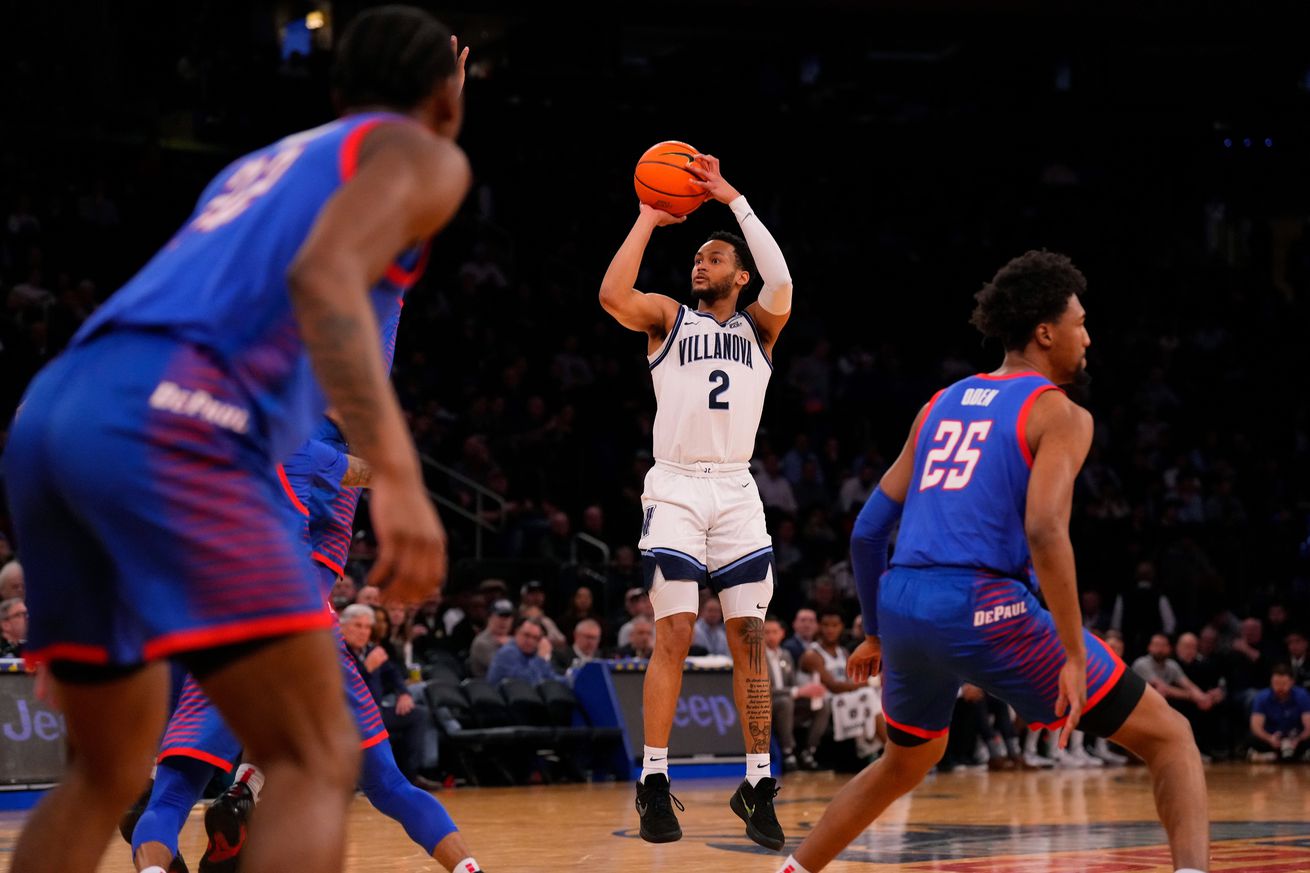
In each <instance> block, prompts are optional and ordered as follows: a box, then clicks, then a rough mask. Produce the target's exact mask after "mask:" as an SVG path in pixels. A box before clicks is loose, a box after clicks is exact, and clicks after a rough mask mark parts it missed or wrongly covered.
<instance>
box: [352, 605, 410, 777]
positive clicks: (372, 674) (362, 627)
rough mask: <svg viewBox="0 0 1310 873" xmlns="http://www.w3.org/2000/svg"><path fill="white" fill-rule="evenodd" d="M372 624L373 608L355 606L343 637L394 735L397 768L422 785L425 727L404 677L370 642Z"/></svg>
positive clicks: (395, 665) (398, 668)
mask: <svg viewBox="0 0 1310 873" xmlns="http://www.w3.org/2000/svg"><path fill="white" fill-rule="evenodd" d="M373 622H374V615H373V607H371V606H365V605H364V604H362V603H352V604H351V605H350V606H347V607H346V608H345V610H344V611H343V612H342V613H341V636H342V637H343V638H344V640H345V643H346V653H347V654H348V655H349V656H350V657H351V658H352V659H354V661H355V666H356V667H357V668H358V669H359V675H360V676H362V677H363V679H364V684H365V685H367V686H368V691H369V694H371V695H372V696H373V701H374V702H375V703H376V704H377V705H378V709H379V710H381V712H382V722H383V724H385V725H386V728H387V733H389V734H390V735H391V748H392V752H393V753H394V754H395V756H396V766H397V767H399V768H400V772H401V773H403V774H404V775H405V778H406V779H408V780H409V781H410V782H411V783H414V784H420V783H419V781H418V780H419V776H418V764H419V762H418V760H417V756H418V754H419V748H420V744H421V742H422V739H423V738H422V735H421V730H422V727H423V726H422V725H421V724H420V723H419V720H418V716H417V713H416V712H415V711H414V697H413V695H411V694H410V693H409V688H408V687H407V686H406V684H405V674H404V673H403V672H402V670H401V668H400V666H399V665H397V664H395V663H393V662H392V661H391V659H390V658H388V657H387V653H386V651H385V650H384V649H382V648H380V647H378V646H376V645H374V644H373V642H372V641H371V637H372V635H373Z"/></svg>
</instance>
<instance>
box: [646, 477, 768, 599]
mask: <svg viewBox="0 0 1310 873" xmlns="http://www.w3.org/2000/svg"><path fill="white" fill-rule="evenodd" d="M641 508H642V526H641V541H640V543H639V547H640V549H641V557H642V569H643V571H644V572H645V576H646V585H647V587H648V588H649V589H650V597H651V605H652V606H654V607H655V618H656V620H659V619H661V618H665V617H667V616H670V615H673V614H675V613H679V612H690V613H693V614H695V613H698V612H699V611H700V599H699V593H698V592H699V588H700V586H701V585H703V584H706V583H708V584H709V585H710V587H711V588H712V589H713V590H714V592H715V593H716V594H718V595H719V601H720V603H721V604H722V606H723V617H724V618H725V619H730V618H744V617H748V616H752V617H756V618H761V619H762V618H764V614H765V612H766V611H767V610H768V606H769V601H770V600H771V599H772V597H773V541H772V540H771V539H770V538H769V533H768V531H767V530H766V529H765V525H764V504H763V503H761V502H760V492H759V489H758V488H756V487H755V480H754V479H753V478H752V477H751V474H750V468H749V466H748V465H747V464H713V463H700V464H695V465H683V464H672V463H670V462H668V461H659V460H657V461H656V462H655V466H653V467H652V468H651V469H650V472H649V473H647V474H646V490H645V492H644V493H643V494H642V495H641Z"/></svg>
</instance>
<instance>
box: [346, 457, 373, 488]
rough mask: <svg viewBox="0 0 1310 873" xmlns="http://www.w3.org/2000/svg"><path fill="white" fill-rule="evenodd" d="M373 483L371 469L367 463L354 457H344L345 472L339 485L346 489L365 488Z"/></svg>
mask: <svg viewBox="0 0 1310 873" xmlns="http://www.w3.org/2000/svg"><path fill="white" fill-rule="evenodd" d="M372 481H373V468H372V467H370V466H369V465H368V461H366V460H364V459H363V458H357V457H355V456H354V455H346V472H345V475H343V476H342V477H341V484H342V485H344V486H345V487H347V488H367V487H368V486H369V483H370V482H372Z"/></svg>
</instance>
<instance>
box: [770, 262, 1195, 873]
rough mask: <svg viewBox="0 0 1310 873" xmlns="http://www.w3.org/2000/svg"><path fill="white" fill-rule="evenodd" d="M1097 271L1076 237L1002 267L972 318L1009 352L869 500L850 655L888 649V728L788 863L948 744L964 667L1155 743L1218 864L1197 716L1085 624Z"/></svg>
mask: <svg viewBox="0 0 1310 873" xmlns="http://www.w3.org/2000/svg"><path fill="white" fill-rule="evenodd" d="M1086 287H1087V283H1086V280H1085V279H1084V278H1083V274H1082V273H1081V272H1079V271H1078V269H1077V268H1076V267H1074V265H1073V264H1072V263H1071V262H1070V261H1069V259H1068V258H1066V257H1065V256H1063V255H1057V254H1053V253H1050V252H1028V253H1027V254H1025V255H1023V256H1021V257H1018V258H1015V259H1014V260H1012V261H1010V263H1008V264H1006V265H1005V266H1004V267H1002V268H1001V270H1000V271H999V272H998V273H997V274H996V276H995V277H994V278H993V279H992V281H991V282H989V283H987V285H985V286H984V287H983V289H982V291H980V292H979V293H978V294H977V297H976V299H977V301H978V305H977V308H976V309H975V310H974V313H973V318H972V322H973V324H974V326H975V327H977V328H978V330H979V331H980V332H981V333H982V334H983V336H985V337H987V338H989V339H998V340H1000V341H1001V342H1003V343H1004V344H1005V360H1004V361H1003V362H1002V364H1001V367H1000V369H998V370H996V371H995V372H993V373H990V374H979V375H977V376H971V377H969V378H967V379H964V380H962V381H960V382H957V383H955V384H954V385H952V386H950V387H949V388H946V389H944V390H942V391H939V392H938V393H937V395H936V396H935V397H933V399H932V400H931V401H930V402H929V403H928V404H927V405H926V406H924V408H923V409H922V410H921V411H920V412H919V415H918V417H917V418H916V419H915V422H914V426H913V427H912V428H911V429H910V435H909V438H908V439H907V440H906V443H905V447H904V449H902V451H901V454H900V457H898V458H897V459H896V462H895V463H894V464H892V466H891V468H890V469H889V470H888V471H887V473H886V475H884V476H883V478H882V481H881V482H880V483H879V486H878V488H876V489H875V490H874V492H873V494H872V495H871V496H870V498H869V500H868V502H866V503H865V504H864V508H863V509H862V510H861V511H860V515H859V518H858V519H856V522H855V529H854V531H853V532H852V534H851V563H852V565H853V568H854V571H855V581H856V586H857V589H858V592H859V595H860V606H861V608H862V614H863V620H864V631H865V640H864V642H863V643H861V644H860V646H859V648H858V649H856V651H855V653H854V654H853V655H852V656H851V658H850V661H849V662H848V664H847V672H848V673H849V674H850V678H851V679H853V680H855V681H863V680H864V679H865V678H867V677H868V676H869V675H871V674H875V673H877V672H878V668H879V664H880V662H881V666H882V676H883V709H884V715H885V718H886V720H887V733H888V735H889V738H890V742H889V743H888V745H887V753H886V754H885V755H884V756H883V757H882V758H881V759H879V760H878V761H877V762H876V763H874V764H872V765H870V766H869V767H867V768H865V770H864V771H863V772H862V773H860V774H859V775H858V776H856V777H855V778H854V779H852V780H851V781H850V782H848V783H847V784H846V787H845V788H843V789H842V790H841V791H840V792H839V793H838V794H837V796H836V797H835V798H833V801H832V804H831V805H829V807H828V809H827V810H826V811H825V812H824V814H823V818H822V819H820V821H819V823H818V824H817V825H816V826H815V828H814V830H813V831H812V832H811V833H810V834H809V836H807V837H806V838H805V841H804V842H803V843H801V845H800V847H799V848H798V849H797V850H796V854H795V855H793V856H792V857H790V858H788V859H787V862H786V863H785V864H783V865H782V867H781V868H780V870H779V871H778V873H817V871H819V870H822V869H823V868H824V867H825V866H826V865H827V864H828V863H829V862H830V861H832V860H833V859H834V858H835V857H836V856H837V853H838V852H840V851H841V850H842V849H844V848H845V847H846V846H847V845H849V844H850V842H851V840H853V839H855V837H856V836H858V835H859V834H860V832H861V831H863V830H864V829H865V828H867V827H868V826H869V824H870V823H871V822H872V821H873V820H874V819H875V818H877V817H878V816H879V815H880V814H881V813H882V811H883V810H884V809H886V808H887V807H888V806H889V805H890V804H891V803H892V801H894V800H896V799H897V798H898V797H900V796H901V795H903V794H906V793H907V792H909V791H910V790H911V789H913V788H914V786H916V785H918V784H919V782H920V781H921V780H922V779H923V777H924V776H925V775H926V774H927V773H928V771H929V770H930V769H932V767H933V766H934V765H935V764H936V763H937V761H938V760H939V759H940V758H941V757H942V753H943V752H944V751H945V750H946V733H947V730H948V728H949V727H950V723H951V712H952V709H953V708H954V704H955V696H956V692H957V691H958V689H959V687H960V685H961V683H963V682H969V683H972V684H974V685H977V686H980V687H982V688H985V689H986V690H987V691H989V692H991V693H992V694H994V695H996V696H997V697H999V698H1000V699H1002V700H1004V701H1006V702H1007V703H1009V704H1010V705H1011V706H1013V707H1014V709H1015V711H1016V712H1018V713H1019V716H1020V718H1022V719H1023V720H1025V721H1027V722H1028V723H1029V724H1031V725H1036V726H1040V727H1044V728H1048V729H1050V730H1058V729H1060V728H1063V732H1062V734H1061V737H1060V744H1061V746H1062V747H1063V746H1064V745H1066V744H1067V743H1068V742H1069V734H1070V733H1071V732H1073V731H1074V729H1075V728H1078V727H1082V728H1083V729H1084V730H1086V731H1087V732H1088V733H1091V734H1094V735H1097V736H1101V737H1105V738H1107V739H1110V740H1113V741H1114V742H1116V743H1118V744H1119V745H1121V746H1124V747H1125V748H1127V749H1129V750H1131V751H1132V752H1134V753H1135V754H1137V755H1138V756H1140V757H1141V759H1142V760H1143V761H1145V762H1146V766H1147V768H1148V769H1149V770H1150V773H1151V781H1152V783H1153V785H1154V789H1155V801H1156V807H1157V811H1158V812H1159V815H1160V819H1161V821H1162V822H1163V823H1164V827H1165V831H1166V832H1167V833H1168V835H1169V848H1170V851H1171V852H1172V854H1173V863H1174V867H1175V868H1176V869H1177V871H1178V873H1200V871H1202V870H1205V869H1206V868H1207V865H1208V863H1209V835H1208V824H1207V819H1206V787H1205V774H1204V772H1203V771H1202V768H1201V756H1200V753H1199V752H1198V751H1197V748H1196V743H1195V741H1194V740H1193V739H1192V731H1191V728H1190V727H1189V725H1188V723H1187V719H1186V718H1184V717H1183V716H1182V715H1181V714H1180V713H1178V712H1177V711H1175V710H1173V709H1171V708H1170V707H1169V705H1168V704H1167V703H1166V702H1165V700H1164V698H1163V697H1161V696H1160V694H1159V693H1158V692H1156V690H1155V689H1154V688H1150V687H1148V686H1147V685H1146V683H1145V682H1143V681H1142V679H1141V677H1139V676H1138V675H1137V674H1136V673H1135V672H1133V671H1132V670H1127V669H1125V667H1124V663H1123V661H1121V660H1119V658H1118V657H1117V656H1116V655H1115V654H1114V653H1113V652H1111V651H1110V649H1109V648H1107V647H1106V646H1105V644H1104V643H1102V642H1101V641H1100V640H1099V639H1097V638H1096V637H1094V636H1092V635H1091V633H1089V632H1088V631H1086V630H1084V629H1083V627H1082V621H1081V614H1080V612H1079V607H1078V586H1077V580H1076V577H1075V570H1074V553H1073V544H1072V542H1071V541H1070V538H1069V514H1070V511H1071V506H1072V498H1073V486H1074V479H1075V478H1076V477H1077V475H1078V470H1079V469H1080V468H1081V467H1082V465H1083V461H1084V459H1085V458H1086V457H1087V452H1088V449H1090V448H1091V443H1092V417H1091V415H1090V414H1089V413H1088V412H1087V411H1086V410H1084V409H1082V408H1081V407H1079V406H1077V405H1075V404H1074V403H1073V401H1071V400H1070V399H1069V398H1068V397H1067V396H1066V395H1065V393H1064V391H1062V390H1061V389H1060V388H1059V387H1058V386H1060V385H1067V384H1071V383H1074V382H1076V381H1077V380H1078V379H1079V377H1080V376H1081V375H1082V374H1083V372H1084V370H1085V368H1086V363H1087V358H1086V353H1087V347H1088V346H1089V345H1090V344H1091V339H1090V337H1089V336H1088V333H1087V328H1086V326H1085V323H1084V322H1085V319H1086V313H1085V312H1084V310H1083V306H1082V303H1081V302H1080V300H1079V297H1080V295H1082V294H1083V292H1085V291H1086ZM902 512H903V513H904V515H903V517H902ZM898 518H900V519H901V528H900V534H899V535H898V537H897V540H896V552H895V555H894V556H893V558H892V562H891V570H890V572H888V573H887V574H886V575H885V576H884V575H883V570H884V569H885V567H886V565H887V543H888V540H889V538H890V536H891V532H892V527H893V526H894V525H895V523H896V520H897V519H898ZM1034 574H1035V579H1034V578H1033V575H1034ZM1037 581H1040V583H1041V588H1042V591H1043V593H1044V594H1045V595H1046V602H1047V603H1048V604H1049V605H1050V611H1047V610H1046V609H1045V608H1044V607H1043V606H1042V604H1041V603H1040V602H1039V601H1038V599H1037V595H1036V588H1037Z"/></svg>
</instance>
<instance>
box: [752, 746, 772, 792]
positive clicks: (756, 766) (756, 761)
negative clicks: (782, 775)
mask: <svg viewBox="0 0 1310 873" xmlns="http://www.w3.org/2000/svg"><path fill="white" fill-rule="evenodd" d="M772 775H773V773H772V772H770V768H769V753H768V752H765V753H764V754H763V755H747V756H746V781H747V782H749V783H750V784H751V788H754V787H755V786H756V785H759V784H760V780H761V779H763V778H764V777H765V776H772Z"/></svg>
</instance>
